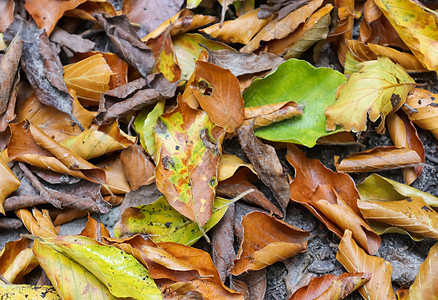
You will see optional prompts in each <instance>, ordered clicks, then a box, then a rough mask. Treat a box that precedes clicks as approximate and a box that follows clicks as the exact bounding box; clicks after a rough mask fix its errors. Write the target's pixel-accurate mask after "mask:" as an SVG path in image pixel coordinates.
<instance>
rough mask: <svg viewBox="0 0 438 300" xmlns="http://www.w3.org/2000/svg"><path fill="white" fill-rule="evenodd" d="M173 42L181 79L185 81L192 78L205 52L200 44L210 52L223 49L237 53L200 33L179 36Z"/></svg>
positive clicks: (173, 38)
mask: <svg viewBox="0 0 438 300" xmlns="http://www.w3.org/2000/svg"><path fill="white" fill-rule="evenodd" d="M172 42H173V47H174V49H175V52H176V57H177V59H178V65H179V67H180V69H181V79H185V80H188V79H189V78H190V76H192V73H193V71H194V70H195V62H196V60H197V59H198V57H199V54H201V52H202V51H205V48H203V47H201V46H200V44H202V45H203V46H205V47H207V48H208V49H209V50H210V51H214V50H221V49H222V50H229V51H234V52H235V50H234V49H233V48H231V47H229V46H227V45H225V44H223V43H220V42H216V41H212V40H209V39H206V38H205V37H203V36H202V35H200V34H198V33H183V34H179V35H177V36H174V37H172ZM219 66H220V65H219ZM234 76H236V75H234Z"/></svg>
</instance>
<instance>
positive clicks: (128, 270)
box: [44, 236, 161, 299]
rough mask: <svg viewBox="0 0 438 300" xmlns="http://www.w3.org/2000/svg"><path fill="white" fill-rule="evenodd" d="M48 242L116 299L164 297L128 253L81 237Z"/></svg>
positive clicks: (65, 237) (46, 240)
mask: <svg viewBox="0 0 438 300" xmlns="http://www.w3.org/2000/svg"><path fill="white" fill-rule="evenodd" d="M44 241H45V242H47V243H48V245H49V246H50V245H54V247H55V248H56V249H60V250H61V254H65V255H68V256H69V257H70V258H71V259H72V260H74V261H75V262H77V263H78V264H80V265H81V266H82V267H84V268H86V269H87V270H88V271H89V272H90V273H92V274H93V275H94V276H95V277H96V278H97V279H99V280H100V281H101V282H102V283H103V284H104V285H105V286H106V287H107V288H108V290H109V291H110V293H111V294H112V295H113V296H115V297H132V298H134V299H160V298H161V296H160V295H161V292H160V290H159V289H158V288H157V286H156V284H155V282H154V281H153V280H152V279H151V278H150V277H149V273H148V271H147V269H146V268H144V267H143V266H142V265H141V264H140V263H139V262H138V261H137V260H136V259H135V258H134V257H133V256H131V255H129V254H126V253H125V252H124V251H120V250H119V249H117V248H115V247H112V246H106V245H102V244H100V243H99V242H96V241H95V240H93V239H90V238H87V237H81V236H62V237H61V236H60V237H57V238H53V239H47V238H45V239H44Z"/></svg>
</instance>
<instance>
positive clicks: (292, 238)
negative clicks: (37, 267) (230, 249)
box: [230, 212, 309, 275]
mask: <svg viewBox="0 0 438 300" xmlns="http://www.w3.org/2000/svg"><path fill="white" fill-rule="evenodd" d="M260 224H263V226H260ZM241 225H242V226H243V240H242V243H241V244H240V249H239V253H238V254H237V258H236V259H235V260H234V265H233V267H232V268H231V270H230V272H231V274H233V275H239V274H242V273H243V272H247V271H250V270H260V269H263V268H265V267H267V266H269V265H271V264H273V263H275V262H277V261H282V260H284V259H286V258H289V257H292V256H294V255H297V254H299V253H303V252H306V250H307V240H308V238H309V232H308V231H304V230H300V229H298V228H295V227H293V226H291V225H289V224H287V223H286V222H283V221H280V220H277V219H276V218H275V217H273V216H269V215H268V214H265V213H262V212H252V213H249V214H247V215H246V216H244V217H243V218H242V222H241Z"/></svg>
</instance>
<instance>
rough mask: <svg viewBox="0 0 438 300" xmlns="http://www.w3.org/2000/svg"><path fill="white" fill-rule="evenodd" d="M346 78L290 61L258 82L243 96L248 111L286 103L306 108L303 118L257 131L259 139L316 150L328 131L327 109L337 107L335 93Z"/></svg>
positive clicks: (257, 80) (299, 61)
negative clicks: (318, 141)
mask: <svg viewBox="0 0 438 300" xmlns="http://www.w3.org/2000/svg"><path fill="white" fill-rule="evenodd" d="M344 81H345V77H344V75H342V74H340V73H338V72H336V71H334V70H332V69H328V68H314V67H313V66H311V65H310V64H309V63H307V62H305V61H301V60H297V59H290V60H288V61H286V62H284V63H282V64H281V65H280V66H278V68H277V70H275V71H274V72H272V73H271V74H269V75H267V76H266V77H265V78H263V79H256V80H254V81H253V83H252V84H251V86H250V87H249V88H248V89H246V90H245V92H244V93H243V98H244V99H245V107H253V106H261V105H266V104H273V103H280V102H284V101H285V99H287V100H289V101H295V102H297V103H298V104H300V105H304V106H305V108H304V113H303V115H302V116H299V117H296V118H292V119H287V120H284V121H282V122H278V123H274V124H272V125H269V126H265V127H261V128H258V129H257V130H255V134H256V136H258V137H260V138H263V139H265V140H270V141H280V142H289V143H298V144H302V145H305V146H307V147H313V146H314V145H315V143H316V140H317V139H318V138H319V137H321V136H326V135H330V134H333V133H335V132H336V131H335V132H330V131H327V130H326V128H325V127H326V120H325V116H324V109H325V108H326V107H327V106H328V105H331V104H333V103H335V100H336V98H335V95H336V89H337V87H338V86H339V84H341V83H343V82H344Z"/></svg>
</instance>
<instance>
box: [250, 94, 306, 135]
mask: <svg viewBox="0 0 438 300" xmlns="http://www.w3.org/2000/svg"><path fill="white" fill-rule="evenodd" d="M302 114H303V108H302V107H300V106H299V105H298V103H296V102H295V101H285V102H280V103H273V104H266V105H262V106H252V107H245V120H244V122H245V124H247V123H249V124H251V125H252V127H253V128H254V129H256V128H259V127H263V126H268V125H271V124H273V123H276V122H281V121H283V120H286V119H289V118H293V117H295V116H301V115H302Z"/></svg>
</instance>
